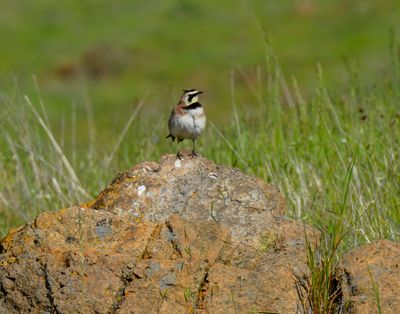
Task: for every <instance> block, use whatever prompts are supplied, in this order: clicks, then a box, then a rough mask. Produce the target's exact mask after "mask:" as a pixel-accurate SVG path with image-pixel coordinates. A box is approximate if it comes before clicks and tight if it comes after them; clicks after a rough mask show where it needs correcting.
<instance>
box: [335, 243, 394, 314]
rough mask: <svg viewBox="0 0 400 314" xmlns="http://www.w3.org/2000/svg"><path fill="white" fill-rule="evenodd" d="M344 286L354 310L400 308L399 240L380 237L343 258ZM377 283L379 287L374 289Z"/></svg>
mask: <svg viewBox="0 0 400 314" xmlns="http://www.w3.org/2000/svg"><path fill="white" fill-rule="evenodd" d="M340 267H341V271H342V278H343V279H342V289H343V295H344V298H345V299H346V300H349V302H351V308H352V309H353V310H354V312H355V313H378V306H377V295H378V296H379V301H380V306H381V311H382V312H381V313H393V314H397V313H399V312H400V296H399V291H400V244H399V243H394V242H391V241H388V240H380V241H375V242H372V243H371V244H368V245H364V246H361V247H359V248H357V249H355V250H353V251H351V252H349V253H348V254H346V256H344V257H343V259H342V261H341V265H340ZM374 286H375V287H376V290H375V289H374Z"/></svg>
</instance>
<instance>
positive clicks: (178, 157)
mask: <svg viewBox="0 0 400 314" xmlns="http://www.w3.org/2000/svg"><path fill="white" fill-rule="evenodd" d="M176 159H179V160H182V159H183V155H182V154H181V152H180V151H178V152H177V153H176Z"/></svg>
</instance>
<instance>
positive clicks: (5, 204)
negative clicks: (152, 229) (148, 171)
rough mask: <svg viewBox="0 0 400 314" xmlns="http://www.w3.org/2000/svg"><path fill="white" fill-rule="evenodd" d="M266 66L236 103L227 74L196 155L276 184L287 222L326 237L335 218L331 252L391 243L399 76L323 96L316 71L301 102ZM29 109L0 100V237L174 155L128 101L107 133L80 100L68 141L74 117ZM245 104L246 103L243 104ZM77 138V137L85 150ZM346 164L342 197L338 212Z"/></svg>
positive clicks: (159, 129)
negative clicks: (80, 116)
mask: <svg viewBox="0 0 400 314" xmlns="http://www.w3.org/2000/svg"><path fill="white" fill-rule="evenodd" d="M278 69H279V68H278V67H277V65H276V64H274V63H269V64H267V65H266V68H265V71H267V72H268V73H274V74H270V75H260V76H259V80H254V81H249V82H248V84H249V89H250V90H252V91H253V95H252V96H251V97H250V98H247V99H242V98H239V97H238V96H236V94H235V81H236V80H237V79H240V74H238V73H235V74H233V75H232V84H231V96H232V106H231V108H230V110H229V116H230V120H231V122H230V124H228V125H226V126H225V125H223V126H221V125H218V123H216V122H213V121H212V120H209V124H208V127H207V130H206V132H205V134H204V135H203V136H202V138H201V139H200V141H199V144H198V147H199V150H200V151H201V153H202V154H203V155H204V156H206V157H207V158H209V159H212V160H214V161H216V162H218V163H224V164H228V165H232V166H235V167H239V168H241V169H242V170H243V171H245V172H246V173H248V174H252V175H256V176H259V177H261V178H263V179H265V180H266V181H268V182H270V183H272V184H275V185H277V186H279V188H280V189H281V190H282V192H283V193H284V194H285V196H286V198H287V200H288V211H287V214H288V215H289V216H292V217H294V218H299V219H303V220H304V221H305V222H307V223H310V224H311V225H314V226H320V227H323V228H324V229H326V230H327V232H330V233H332V234H334V231H335V230H334V229H335V224H334V223H333V222H334V221H335V219H337V218H338V217H340V218H341V219H343V220H344V223H345V224H346V225H348V226H351V228H350V230H349V231H348V233H347V236H346V238H345V239H344V245H343V246H342V247H343V249H347V248H349V247H355V246H358V245H359V244H361V243H365V242H369V241H371V240H373V239H380V238H387V239H394V240H398V239H399V225H400V171H399V170H400V169H399V168H400V163H399V147H400V146H399V139H400V112H399V96H400V91H399V89H398V78H399V76H398V75H399V72H392V73H391V74H390V75H389V76H388V77H387V79H385V80H381V81H380V82H379V83H377V84H375V85H371V86H364V85H362V84H359V82H358V81H354V82H353V83H352V84H351V85H349V86H346V87H343V88H342V89H341V90H329V89H327V87H326V86H325V85H324V81H323V77H322V71H321V72H320V80H319V84H318V86H317V87H316V90H315V93H314V94H313V95H312V96H310V97H308V98H304V97H302V96H301V94H300V92H299V91H298V90H297V89H296V88H295V87H294V86H295V84H294V85H293V84H289V89H288V90H286V92H285V91H283V90H282V88H281V86H283V85H284V84H282V82H283V81H284V78H283V77H282V76H281V75H280V74H279V73H280V72H279V70H278ZM289 99H290V101H289ZM31 102H33V101H32V100H30V99H29V98H27V97H24V96H23V95H22V94H21V92H20V91H16V92H15V93H14V94H10V95H6V94H2V95H1V105H2V107H3V108H5V110H4V111H3V113H2V119H1V121H2V122H1V124H2V125H1V133H0V135H1V136H0V141H1V142H0V145H1V147H3V149H2V154H1V159H0V167H1V169H2V171H1V172H0V175H1V178H0V182H1V183H0V184H1V186H0V200H1V201H0V215H1V218H2V219H1V220H0V221H1V222H0V223H1V226H0V230H1V233H2V234H5V232H7V230H9V228H11V227H13V226H16V225H19V224H21V223H22V222H24V221H27V220H29V219H32V218H33V217H34V216H35V215H36V214H37V213H38V212H41V211H45V210H52V209H56V208H60V207H64V206H70V205H71V204H76V203H79V202H84V201H87V200H89V199H91V198H93V197H95V195H96V194H97V193H98V192H99V191H100V190H101V189H103V188H104V187H105V186H106V184H107V183H108V182H110V180H111V179H112V178H113V177H114V176H115V175H116V173H117V172H118V171H121V170H123V169H127V168H129V167H131V166H133V165H134V164H135V163H138V162H141V161H143V160H149V159H151V160H158V158H159V157H160V156H162V155H163V154H165V153H174V152H176V150H177V149H178V147H177V146H176V145H174V144H173V143H171V142H168V141H166V140H165V139H164V137H165V135H166V134H167V126H166V120H167V117H168V113H169V110H168V111H165V112H162V113H161V115H155V114H152V113H151V112H149V110H147V109H146V108H147V103H146V100H145V99H144V100H143V102H138V103H137V104H136V105H135V106H136V107H137V106H139V108H138V110H136V111H135V110H133V108H135V106H133V108H132V116H131V117H130V118H128V117H126V119H125V121H126V123H125V124H121V125H118V126H117V128H116V129H115V132H114V133H113V136H112V137H110V136H109V134H108V136H107V134H104V133H102V126H101V124H98V123H97V122H96V121H92V119H93V118H92V115H91V112H92V110H93V109H92V108H91V107H90V106H91V105H90V102H87V105H86V106H87V108H86V113H87V115H86V117H87V125H86V130H87V133H88V134H87V135H85V134H82V133H77V128H76V120H77V119H76V111H74V110H72V112H71V113H70V114H68V115H65V117H64V118H63V119H62V120H61V121H60V122H59V124H58V125H57V130H55V129H54V128H53V127H51V126H50V125H51V124H50V123H49V122H48V121H47V116H46V109H45V108H46V104H43V103H41V101H40V100H37V101H36V102H33V104H31ZM248 102H252V103H253V104H254V105H253V106H252V107H251V108H249V107H247V106H246V105H245V104H246V103H248ZM206 108H207V104H206ZM150 125H152V126H153V128H151V129H149V126H150ZM54 134H62V136H58V137H57V136H55V135H54ZM80 138H87V140H86V141H85V143H87V145H82V143H81V142H80V140H79V139H80ZM78 143H80V144H78ZM189 144H190V143H189ZM189 144H188V145H189ZM352 160H353V161H354V165H353V168H352V179H351V182H350V183H349V196H348V199H347V202H346V206H345V207H344V208H343V209H341V210H340V211H339V210H338V208H339V206H338V204H342V202H343V187H344V185H345V182H346V171H347V168H348V165H349V163H350V162H351V161H352Z"/></svg>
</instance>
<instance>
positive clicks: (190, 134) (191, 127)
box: [171, 107, 206, 139]
mask: <svg viewBox="0 0 400 314" xmlns="http://www.w3.org/2000/svg"><path fill="white" fill-rule="evenodd" d="M185 112H186V114H184V115H180V116H176V117H174V118H173V119H172V121H171V133H172V135H174V136H175V137H177V138H180V139H196V138H198V137H199V135H200V134H201V132H202V131H203V129H204V127H205V125H206V117H205V115H204V111H203V108H201V107H199V108H195V109H189V110H185Z"/></svg>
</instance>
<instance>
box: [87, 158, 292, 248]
mask: <svg viewBox="0 0 400 314" xmlns="http://www.w3.org/2000/svg"><path fill="white" fill-rule="evenodd" d="M92 208H95V209H106V210H108V211H112V212H113V213H121V212H128V213H129V214H131V215H132V216H133V217H134V218H136V219H141V218H144V219H146V220H150V221H165V220H166V219H168V217H169V216H170V215H171V214H178V215H179V216H181V217H182V218H183V219H186V220H189V221H192V222H197V221H200V222H203V221H215V222H218V223H219V224H221V225H222V226H224V227H229V231H230V234H231V236H232V238H233V239H234V240H240V241H242V242H243V241H250V242H251V241H252V240H253V239H254V237H255V235H256V234H259V233H260V232H261V231H262V230H263V229H264V228H265V223H266V222H267V221H269V220H271V218H272V217H273V216H281V215H283V214H284V212H285V201H284V198H283V196H282V194H281V193H279V191H278V189H277V188H276V187H274V186H272V185H268V184H266V183H265V182H264V181H262V180H260V179H258V178H255V177H249V176H247V175H245V174H243V173H242V172H240V171H239V170H238V169H233V168H230V167H225V166H220V165H216V164H215V163H213V162H212V161H210V160H208V159H205V158H201V157H199V158H190V157H189V158H187V159H185V160H183V161H181V160H179V159H176V156H175V155H166V156H164V157H163V158H162V159H161V161H160V163H155V162H143V163H140V164H138V165H136V166H135V167H133V168H132V169H130V170H128V171H126V172H123V173H121V174H119V175H118V176H117V177H116V178H115V179H114V181H113V182H112V183H111V184H110V185H109V186H108V187H107V188H106V189H105V190H104V191H103V192H101V193H100V195H99V196H98V197H97V199H96V201H95V203H94V204H93V205H92Z"/></svg>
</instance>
